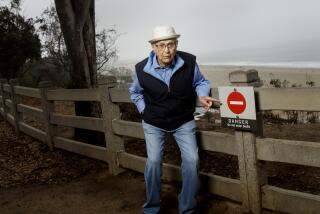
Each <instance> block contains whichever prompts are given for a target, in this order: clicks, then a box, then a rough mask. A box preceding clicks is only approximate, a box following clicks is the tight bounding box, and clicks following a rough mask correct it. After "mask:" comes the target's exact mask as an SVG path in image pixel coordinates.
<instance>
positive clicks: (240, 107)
mask: <svg viewBox="0 0 320 214" xmlns="http://www.w3.org/2000/svg"><path fill="white" fill-rule="evenodd" d="M227 102H228V107H229V109H230V110H231V111H232V112H233V113H235V114H241V113H242V112H244V110H245V109H246V99H245V98H244V96H243V95H242V94H241V93H239V92H237V91H234V92H232V93H230V94H229V96H228V99H227Z"/></svg>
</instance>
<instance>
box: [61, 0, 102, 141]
mask: <svg viewBox="0 0 320 214" xmlns="http://www.w3.org/2000/svg"><path fill="white" fill-rule="evenodd" d="M94 3H95V2H94V0H55V5H56V10H57V14H58V17H59V20H60V25H61V30H62V33H63V36H64V40H65V43H66V47H67V50H68V53H69V56H70V59H71V69H70V70H71V74H70V76H71V81H72V82H71V85H70V87H71V88H95V87H97V65H96V41H95V4H94ZM99 109H100V107H99V105H98V104H97V103H94V102H83V101H82V102H80V101H79V102H78V101H77V102H75V112H76V115H78V116H89V117H90V116H91V117H92V116H93V117H97V116H100V112H101V111H99ZM75 138H76V139H79V140H84V141H90V143H97V144H99V145H100V144H101V140H100V139H104V138H103V135H102V133H97V132H93V131H89V130H83V129H76V130H75ZM93 141H96V142H93Z"/></svg>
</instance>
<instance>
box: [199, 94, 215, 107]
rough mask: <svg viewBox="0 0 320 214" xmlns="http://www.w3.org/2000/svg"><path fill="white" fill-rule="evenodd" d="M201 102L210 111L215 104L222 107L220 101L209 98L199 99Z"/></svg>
mask: <svg viewBox="0 0 320 214" xmlns="http://www.w3.org/2000/svg"><path fill="white" fill-rule="evenodd" d="M199 101H200V103H201V104H202V105H203V107H204V108H205V109H206V110H209V108H210V107H211V106H212V104H213V102H215V103H217V105H220V100H217V99H214V98H212V97H209V96H202V97H199Z"/></svg>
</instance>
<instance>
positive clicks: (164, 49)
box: [152, 39, 178, 67]
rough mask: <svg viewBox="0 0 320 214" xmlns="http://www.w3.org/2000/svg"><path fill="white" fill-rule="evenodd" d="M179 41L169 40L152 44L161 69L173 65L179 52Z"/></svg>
mask: <svg viewBox="0 0 320 214" xmlns="http://www.w3.org/2000/svg"><path fill="white" fill-rule="evenodd" d="M177 45H178V41H177V40H175V39H168V40H163V41H159V42H156V43H154V44H152V48H153V51H154V52H155V53H156V55H157V59H158V63H159V65H160V66H161V67H163V66H168V65H170V64H171V62H172V60H173V58H174V56H175V55H176V52H177Z"/></svg>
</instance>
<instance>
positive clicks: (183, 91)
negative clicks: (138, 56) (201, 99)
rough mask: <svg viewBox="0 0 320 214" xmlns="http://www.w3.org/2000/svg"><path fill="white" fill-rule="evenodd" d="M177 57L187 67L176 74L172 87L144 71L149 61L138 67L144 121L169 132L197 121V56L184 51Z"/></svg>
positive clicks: (172, 79)
mask: <svg viewBox="0 0 320 214" xmlns="http://www.w3.org/2000/svg"><path fill="white" fill-rule="evenodd" d="M177 54H178V55H179V56H180V57H181V58H182V59H183V60H184V65H183V66H182V67H181V68H179V69H178V70H177V71H176V72H175V73H174V74H173V75H172V77H171V79H170V84H169V87H168V86H167V85H166V83H164V82H163V81H161V80H159V79H157V78H156V77H154V76H152V75H150V74H148V73H146V72H144V71H143V68H144V66H145V65H146V64H147V61H148V58H147V59H144V60H143V61H141V62H139V63H138V64H136V73H137V77H138V80H139V83H140V85H141V87H142V88H143V91H142V93H143V97H144V101H145V104H146V107H145V109H144V112H143V114H142V119H143V120H144V121H145V122H146V123H149V124H151V125H154V126H156V127H159V128H162V129H165V130H174V129H176V128H178V127H179V126H181V125H182V124H184V123H186V122H188V121H190V120H193V118H194V117H193V113H194V111H195V103H196V97H197V96H196V92H195V89H194V87H193V79H194V70H195V63H196V57H195V56H194V55H191V54H189V53H185V52H181V51H178V52H177Z"/></svg>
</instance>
